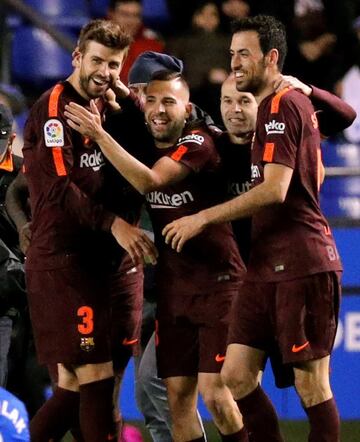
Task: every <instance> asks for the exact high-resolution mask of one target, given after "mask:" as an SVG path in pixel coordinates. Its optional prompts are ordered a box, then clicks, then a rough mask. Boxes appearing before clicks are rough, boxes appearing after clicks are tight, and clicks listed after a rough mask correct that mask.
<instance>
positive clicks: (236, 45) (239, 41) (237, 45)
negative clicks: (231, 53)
mask: <svg viewBox="0 0 360 442" xmlns="http://www.w3.org/2000/svg"><path fill="white" fill-rule="evenodd" d="M249 47H258V48H260V42H259V35H258V33H257V32H256V31H252V30H251V31H240V32H235V34H233V36H232V39H231V46H230V49H232V50H236V51H241V50H245V49H248V48H249Z"/></svg>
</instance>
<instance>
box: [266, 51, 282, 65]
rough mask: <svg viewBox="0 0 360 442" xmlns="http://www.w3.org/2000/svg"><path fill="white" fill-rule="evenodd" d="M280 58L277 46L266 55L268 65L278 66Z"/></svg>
mask: <svg viewBox="0 0 360 442" xmlns="http://www.w3.org/2000/svg"><path fill="white" fill-rule="evenodd" d="M278 60H279V51H278V50H277V49H275V48H273V49H270V51H269V52H268V53H267V54H266V55H265V63H266V65H267V66H276V65H277V63H278Z"/></svg>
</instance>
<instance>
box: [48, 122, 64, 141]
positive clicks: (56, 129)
mask: <svg viewBox="0 0 360 442" xmlns="http://www.w3.org/2000/svg"><path fill="white" fill-rule="evenodd" d="M44 138H45V146H47V147H62V146H64V127H63V125H62V123H61V122H60V121H59V120H57V119H56V118H51V119H50V120H47V122H46V123H45V124H44Z"/></svg>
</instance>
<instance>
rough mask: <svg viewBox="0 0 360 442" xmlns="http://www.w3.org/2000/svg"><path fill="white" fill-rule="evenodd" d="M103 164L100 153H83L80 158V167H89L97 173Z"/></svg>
mask: <svg viewBox="0 0 360 442" xmlns="http://www.w3.org/2000/svg"><path fill="white" fill-rule="evenodd" d="M104 164H105V162H104V157H103V155H102V153H101V152H93V153H83V154H82V155H81V157H80V167H81V168H83V167H91V168H92V169H93V171H94V172H97V171H98V170H99V169H100V167H102V166H104Z"/></svg>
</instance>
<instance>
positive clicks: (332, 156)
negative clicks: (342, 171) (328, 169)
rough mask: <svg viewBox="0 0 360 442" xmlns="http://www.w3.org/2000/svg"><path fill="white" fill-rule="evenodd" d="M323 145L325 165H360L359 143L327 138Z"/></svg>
mask: <svg viewBox="0 0 360 442" xmlns="http://www.w3.org/2000/svg"><path fill="white" fill-rule="evenodd" d="M321 145H322V149H321V152H322V158H323V163H324V164H325V166H338V167H341V166H348V167H357V166H360V146H358V145H357V144H352V143H344V142H336V141H335V142H334V141H329V140H326V141H324V142H322V143H321Z"/></svg>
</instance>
